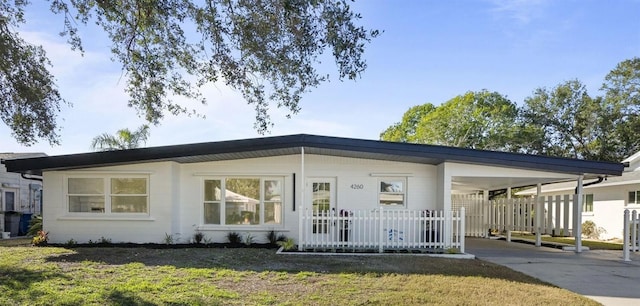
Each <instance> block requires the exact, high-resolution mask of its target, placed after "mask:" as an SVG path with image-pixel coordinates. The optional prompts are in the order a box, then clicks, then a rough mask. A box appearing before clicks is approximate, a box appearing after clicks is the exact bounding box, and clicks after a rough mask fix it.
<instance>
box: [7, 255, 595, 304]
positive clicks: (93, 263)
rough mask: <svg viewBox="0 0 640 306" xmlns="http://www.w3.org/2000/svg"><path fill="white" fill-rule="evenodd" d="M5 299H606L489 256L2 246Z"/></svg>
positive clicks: (302, 301)
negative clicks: (587, 295) (555, 283)
mask: <svg viewBox="0 0 640 306" xmlns="http://www.w3.org/2000/svg"><path fill="white" fill-rule="evenodd" d="M0 292H1V293H2V294H0V305H276V304H277V305H309V304H313V305H335V304H341V305H342V304H344V305H361V304H378V305H400V304H402V305H423V304H436V305H452V304H459V305H460V304H473V305H478V304H486V305H496V304H504V303H505V302H506V301H508V303H509V304H512V305H534V304H536V305H541V304H547V305H549V304H552V305H553V304H555V305H559V304H562V305H590V304H591V305H597V303H595V302H593V301H591V300H588V299H586V298H584V297H582V296H580V295H577V294H574V293H572V292H569V291H567V290H564V289H560V288H557V287H554V286H551V285H549V284H546V283H543V282H541V281H539V280H537V279H534V278H531V277H529V276H527V275H524V274H522V273H519V272H516V271H513V270H510V269H508V268H505V267H502V266H498V265H494V264H491V263H488V262H484V261H481V260H459V259H446V258H430V257H424V256H394V255H389V256H300V255H276V254H275V251H274V250H267V249H201V248H198V249H145V248H118V247H91V248H60V247H41V248H38V247H26V246H11V247H7V246H1V245H0Z"/></svg>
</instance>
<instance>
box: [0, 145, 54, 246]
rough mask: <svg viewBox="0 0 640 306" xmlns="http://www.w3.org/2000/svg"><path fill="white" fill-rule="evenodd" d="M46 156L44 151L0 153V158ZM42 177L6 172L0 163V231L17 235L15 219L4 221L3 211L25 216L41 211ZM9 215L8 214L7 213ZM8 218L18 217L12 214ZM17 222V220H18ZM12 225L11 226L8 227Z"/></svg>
mask: <svg viewBox="0 0 640 306" xmlns="http://www.w3.org/2000/svg"><path fill="white" fill-rule="evenodd" d="M42 156H46V154H44V153H0V160H8V159H15V158H30V157H42ZM41 195H42V177H40V176H37V175H35V176H34V175H24V174H20V173H12V172H7V169H6V167H5V166H4V165H3V164H0V232H12V233H13V235H17V234H18V232H19V229H17V228H16V226H18V225H19V223H18V224H15V222H12V221H15V220H11V221H9V222H5V214H4V212H19V213H24V214H25V217H29V216H31V215H32V214H40V212H41V211H42V197H41ZM7 215H9V214H7ZM9 218H18V219H19V218H20V216H18V215H14V216H13V217H8V216H7V219H9ZM18 222H19V221H18ZM12 224H13V225H12ZM10 227H12V228H10Z"/></svg>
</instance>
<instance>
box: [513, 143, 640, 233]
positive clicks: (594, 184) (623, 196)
mask: <svg viewBox="0 0 640 306" xmlns="http://www.w3.org/2000/svg"><path fill="white" fill-rule="evenodd" d="M622 163H623V164H624V165H626V167H625V169H624V171H623V172H622V175H621V176H616V177H601V178H599V179H593V180H587V181H585V182H584V194H585V196H584V204H583V205H582V209H581V211H582V221H583V222H584V221H587V220H590V221H593V222H594V223H595V224H596V226H597V227H600V228H602V229H604V230H605V231H604V232H603V233H602V234H601V235H600V238H601V239H612V238H622V231H623V228H624V227H623V217H622V216H623V212H624V210H625V209H629V210H637V211H638V212H640V152H638V153H636V154H634V155H632V156H630V157H629V158H627V159H625V160H624V161H622ZM575 186H576V182H575V181H572V182H564V183H555V184H548V185H543V186H542V193H541V195H542V196H545V197H548V196H551V197H555V196H557V195H564V194H567V193H573V192H574V189H575ZM535 194H536V189H535V188H532V189H527V190H524V191H521V192H519V193H518V195H535Z"/></svg>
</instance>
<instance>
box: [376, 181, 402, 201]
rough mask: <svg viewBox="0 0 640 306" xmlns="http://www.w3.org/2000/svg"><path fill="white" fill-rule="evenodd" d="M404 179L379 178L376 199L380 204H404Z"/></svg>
mask: <svg viewBox="0 0 640 306" xmlns="http://www.w3.org/2000/svg"><path fill="white" fill-rule="evenodd" d="M405 185H406V180H405V179H398V178H394V179H381V180H380V190H379V193H378V199H379V200H380V205H384V206H404V205H405Z"/></svg>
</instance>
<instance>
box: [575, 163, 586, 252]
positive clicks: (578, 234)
mask: <svg viewBox="0 0 640 306" xmlns="http://www.w3.org/2000/svg"><path fill="white" fill-rule="evenodd" d="M583 179H584V175H579V176H578V187H577V188H576V197H578V201H574V203H578V205H575V206H574V207H573V218H574V220H576V221H575V225H576V226H575V228H574V229H573V236H574V237H575V239H576V253H580V252H582V201H583V199H582V180H583Z"/></svg>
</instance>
